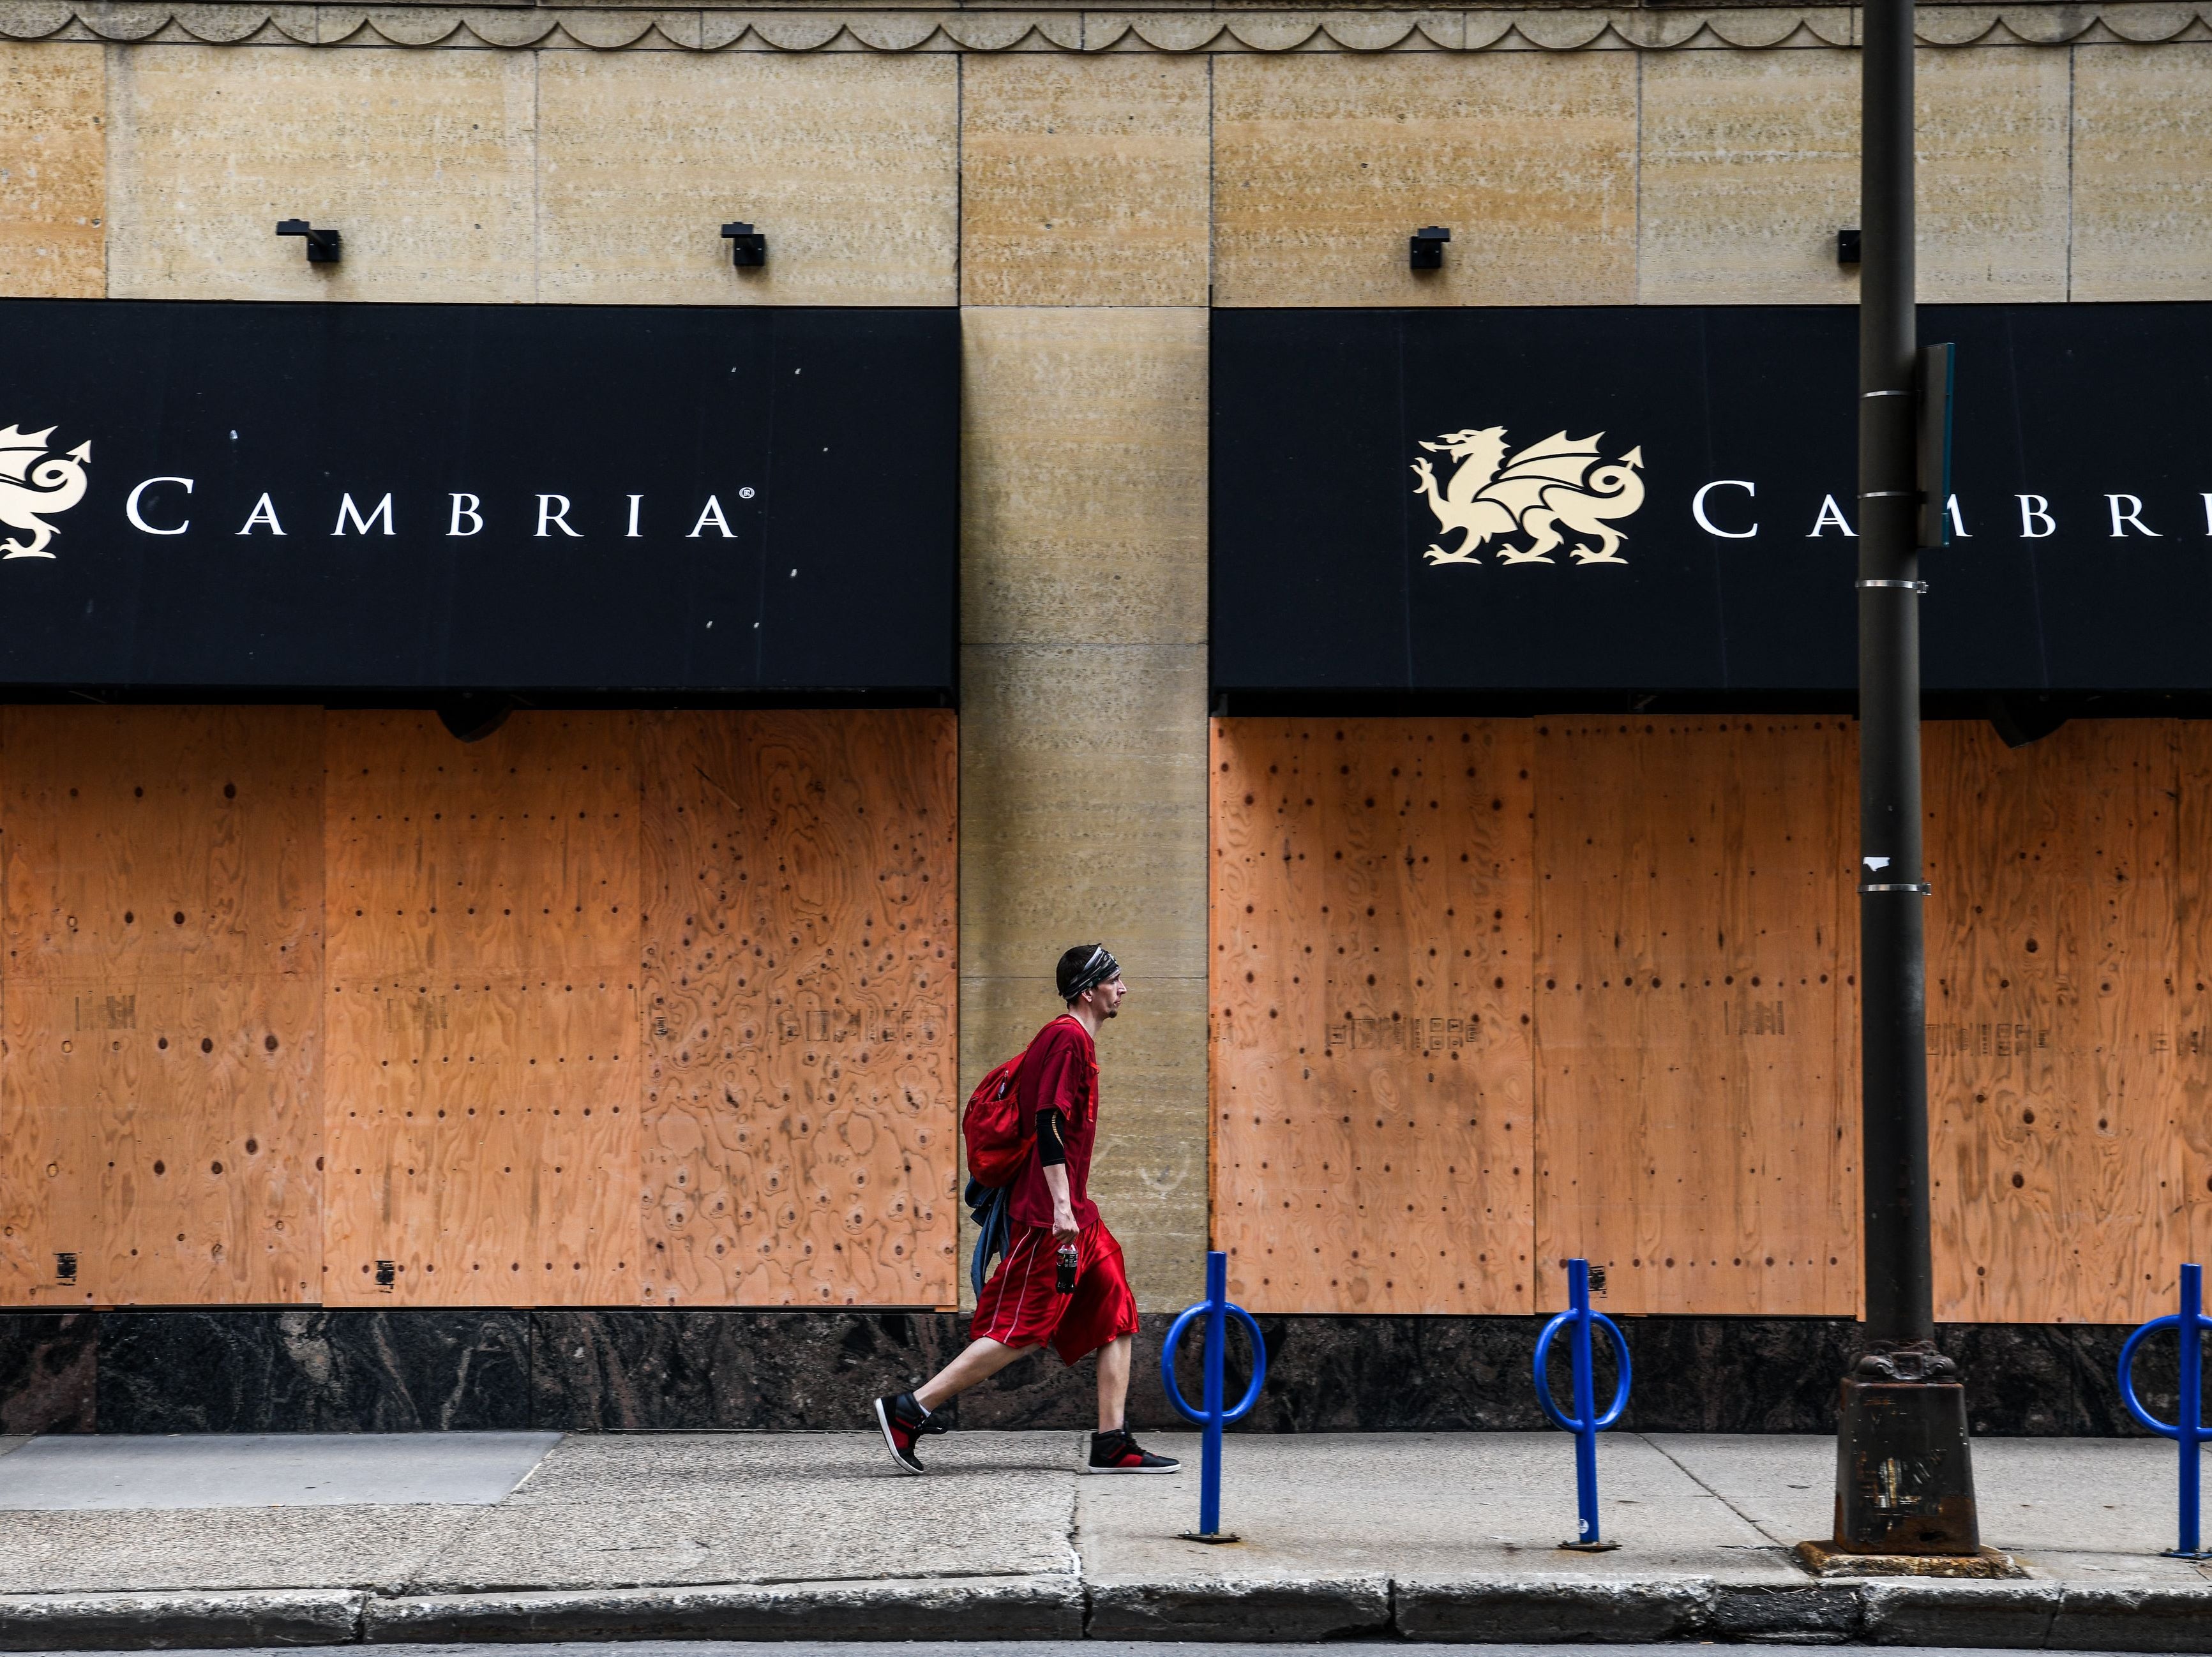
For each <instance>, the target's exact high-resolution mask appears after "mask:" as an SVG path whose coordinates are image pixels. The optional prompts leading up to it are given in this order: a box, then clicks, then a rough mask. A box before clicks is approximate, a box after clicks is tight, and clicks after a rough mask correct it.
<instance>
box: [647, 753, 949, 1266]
mask: <svg viewBox="0 0 2212 1657" xmlns="http://www.w3.org/2000/svg"><path fill="white" fill-rule="evenodd" d="M645 742H646V762H645V773H646V775H647V778H648V779H649V780H648V784H647V792H646V810H647V831H646V835H645V847H646V865H647V868H646V877H645V881H646V884H645V890H646V894H647V921H646V926H645V940H644V962H645V966H644V985H645V1011H646V1051H647V1059H646V1066H647V1068H646V1077H645V1105H644V1120H643V1125H642V1126H643V1144H644V1186H643V1197H644V1226H645V1255H644V1258H645V1259H646V1260H647V1272H648V1277H647V1282H646V1284H645V1285H644V1294H643V1299H644V1302H645V1303H646V1304H648V1305H668V1304H679V1305H688V1304H702V1303H706V1304H738V1305H767V1306H789V1305H855V1304H876V1305H884V1304H900V1305H945V1304H949V1303H951V1301H952V1300H953V1297H954V1294H955V1278H956V1275H957V1259H956V1250H957V1234H956V1231H955V1214H956V1211H955V1208H954V1196H955V1193H954V1189H953V1181H954V1178H955V1172H956V1168H955V1164H956V1154H957V1148H956V1140H957V1045H956V1032H955V1024H954V1005H955V986H956V983H957V978H956V974H957V969H958V961H957V952H956V950H955V946H954V938H955V927H956V920H957V917H956V913H955V910H956V902H957V869H958V847H957V841H956V838H955V833H954V825H955V816H956V810H957V798H958V780H957V763H958V756H957V724H956V718H955V716H954V715H953V714H951V713H949V712H939V711H936V710H919V711H913V712H901V713H889V712H886V713H834V714H826V715H825V714H818V713H744V714H723V713H714V714H679V713H671V714H663V715H655V716H653V717H651V718H650V719H648V720H647V724H646V728H645Z"/></svg>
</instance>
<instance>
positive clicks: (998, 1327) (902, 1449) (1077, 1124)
mask: <svg viewBox="0 0 2212 1657" xmlns="http://www.w3.org/2000/svg"><path fill="white" fill-rule="evenodd" d="M1054 980H1055V982H1056V984H1057V986H1058V987H1059V990H1060V998H1061V999H1062V1000H1063V1001H1065V1002H1066V1004H1067V1011H1065V1012H1064V1013H1062V1014H1061V1015H1060V1017H1057V1018H1055V1019H1054V1020H1053V1021H1052V1023H1049V1024H1047V1025H1046V1026H1045V1027H1044V1028H1043V1029H1042V1030H1040V1031H1038V1032H1037V1035H1036V1039H1035V1040H1034V1041H1031V1042H1030V1045H1029V1050H1028V1051H1027V1052H1026V1053H1024V1054H1023V1055H1022V1058H1021V1063H1020V1066H1019V1068H1018V1071H1017V1073H1016V1077H1015V1083H1014V1096H1015V1102H1016V1104H1017V1106H1018V1109H1019V1111H1020V1118H1021V1120H1022V1121H1023V1122H1024V1124H1033V1125H1034V1126H1035V1128H1036V1143H1035V1144H1034V1145H1033V1146H1032V1148H1031V1150H1030V1156H1029V1160H1028V1162H1026V1163H1025V1164H1024V1167H1023V1168H1022V1171H1021V1172H1020V1174H1018V1175H1016V1176H1015V1180H1014V1183H1013V1198H1012V1229H1011V1234H1010V1235H1009V1238H1008V1241H1007V1245H1006V1255H1005V1257H1004V1258H1003V1259H1000V1262H999V1269H998V1270H997V1271H996V1272H994V1273H993V1274H992V1276H991V1280H990V1281H989V1282H988V1283H987V1284H984V1285H983V1292H982V1293H981V1295H979V1296H976V1299H975V1319H974V1320H973V1321H972V1322H971V1323H970V1324H969V1342H968V1346H967V1350H964V1351H963V1352H962V1353H961V1354H960V1356H959V1357H956V1358H954V1359H953V1360H952V1362H951V1363H948V1364H946V1365H945V1368H944V1369H941V1370H939V1372H938V1373H937V1374H936V1375H934V1376H933V1377H932V1378H931V1379H930V1380H929V1381H926V1382H924V1383H923V1384H922V1385H921V1387H916V1388H915V1390H914V1391H913V1392H911V1393H896V1394H894V1395H892V1396H890V1397H888V1398H879V1399H877V1400H876V1424H877V1425H878V1427H880V1428H881V1429H883V1435H884V1443H885V1444H886V1445H888V1446H889V1447H890V1453H891V1460H894V1461H896V1462H897V1463H898V1465H899V1466H901V1467H902V1468H903V1469H905V1470H906V1471H907V1472H910V1473H918V1472H921V1470H922V1467H921V1458H920V1457H918V1456H917V1455H915V1441H917V1440H918V1439H920V1438H921V1437H923V1436H925V1435H927V1434H930V1433H942V1432H948V1431H950V1430H951V1429H950V1428H949V1427H948V1426H946V1425H945V1423H943V1422H942V1421H940V1420H939V1419H938V1417H936V1416H935V1415H933V1414H932V1413H931V1412H932V1411H934V1410H936V1409H939V1408H941V1407H942V1406H943V1405H945V1404H946V1403H947V1402H949V1401H950V1400H951V1399H953V1398H954V1397H956V1396H957V1395H958V1394H959V1393H964V1392H966V1391H967V1390H968V1388H969V1387H973V1386H975V1383H976V1382H978V1381H986V1380H987V1379H989V1378H990V1377H991V1376H993V1375H996V1374H998V1372H999V1371H1000V1370H1001V1369H1005V1368H1006V1366H1007V1365H1008V1364H1010V1363H1012V1362H1013V1361H1014V1360H1015V1359H1016V1358H1018V1357H1021V1355H1022V1354H1023V1353H1024V1352H1025V1351H1028V1350H1030V1349H1031V1348H1032V1347H1036V1346H1041V1345H1042V1344H1045V1343H1046V1342H1047V1341H1049V1342H1050V1343H1051V1344H1052V1347H1053V1350H1054V1351H1056V1352H1058V1353H1059V1354H1060V1361H1061V1362H1062V1363H1066V1364H1068V1365H1070V1366H1071V1367H1072V1366H1073V1364H1074V1363H1075V1362H1076V1361H1077V1360H1078V1359H1079V1358H1082V1357H1087V1356H1088V1355H1090V1354H1091V1353H1092V1352H1096V1353H1097V1355H1098V1430H1097V1432H1096V1433H1094V1434H1092V1435H1091V1459H1090V1461H1089V1464H1088V1465H1087V1466H1085V1468H1084V1471H1085V1472H1091V1473H1171V1472H1176V1470H1177V1468H1178V1467H1179V1466H1181V1465H1182V1464H1181V1463H1179V1462H1176V1461H1175V1460H1171V1459H1170V1458H1169V1457H1167V1456H1164V1455H1154V1454H1152V1453H1151V1452H1150V1451H1148V1450H1146V1449H1145V1448H1142V1447H1141V1446H1139V1444H1138V1442H1137V1441H1136V1440H1135V1439H1133V1438H1132V1437H1131V1436H1130V1435H1129V1431H1128V1427H1127V1416H1126V1405H1127V1401H1128V1395H1129V1363H1130V1359H1131V1356H1132V1354H1133V1351H1134V1350H1135V1346H1136V1334H1137V1302H1136V1297H1135V1296H1133V1295H1132V1294H1130V1292H1129V1279H1128V1278H1127V1275H1126V1274H1125V1273H1124V1272H1123V1270H1122V1266H1121V1244H1119V1243H1118V1242H1115V1241H1114V1234H1113V1233H1112V1232H1110V1231H1109V1230H1108V1229H1106V1223H1105V1221H1103V1219H1101V1218H1100V1217H1099V1216H1098V1207H1097V1204H1095V1203H1093V1202H1092V1201H1091V1198H1090V1195H1089V1193H1088V1191H1087V1190H1086V1187H1087V1186H1088V1185H1089V1183H1090V1178H1091V1145H1092V1144H1094V1143H1095V1141H1096V1140H1097V1133H1098V1049H1097V1045H1096V1042H1097V1035H1098V1027H1099V1026H1100V1025H1101V1024H1103V1023H1105V1022H1106V1021H1107V1020H1108V1019H1109V1018H1111V1017H1115V1014H1117V1013H1118V1012H1119V1011H1121V1000H1122V998H1123V997H1125V996H1126V995H1127V994H1128V986H1127V985H1125V984H1124V983H1122V981H1121V964H1120V963H1119V962H1116V961H1115V959H1114V956H1113V955H1112V953H1111V952H1110V951H1109V950H1108V949H1107V948H1106V946H1105V945H1104V944H1078V945H1077V946H1076V947H1075V948H1074V949H1072V950H1069V951H1068V952H1067V953H1066V955H1063V956H1060V968H1059V970H1058V972H1057V973H1056V974H1054ZM1069 1250H1072V1251H1073V1257H1074V1262H1075V1268H1076V1269H1075V1280H1074V1283H1073V1285H1072V1288H1063V1287H1062V1286H1061V1275H1062V1274H1061V1271H1060V1265H1061V1262H1062V1261H1063V1260H1064V1259H1066V1257H1067V1256H1066V1251H1069Z"/></svg>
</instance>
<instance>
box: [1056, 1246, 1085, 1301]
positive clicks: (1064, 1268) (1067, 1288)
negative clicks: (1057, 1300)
mask: <svg viewBox="0 0 2212 1657" xmlns="http://www.w3.org/2000/svg"><path fill="white" fill-rule="evenodd" d="M1079 1259H1080V1257H1079V1255H1078V1254H1077V1253H1076V1252H1075V1245H1074V1244H1073V1243H1062V1244H1061V1245H1060V1272H1059V1274H1058V1276H1057V1277H1056V1278H1054V1288H1056V1289H1058V1290H1060V1293H1061V1294H1063V1295H1073V1293H1074V1292H1075V1274H1076V1268H1077V1266H1078V1264H1079Z"/></svg>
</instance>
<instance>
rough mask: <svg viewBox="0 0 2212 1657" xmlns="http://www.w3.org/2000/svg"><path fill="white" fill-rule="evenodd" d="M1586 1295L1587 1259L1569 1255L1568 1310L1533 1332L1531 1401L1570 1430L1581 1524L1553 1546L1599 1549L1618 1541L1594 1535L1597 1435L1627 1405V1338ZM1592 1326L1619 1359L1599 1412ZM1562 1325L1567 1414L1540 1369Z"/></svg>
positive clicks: (1588, 1286) (1584, 1550) (1615, 1418)
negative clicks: (1570, 1405) (1569, 1393)
mask: <svg viewBox="0 0 2212 1657" xmlns="http://www.w3.org/2000/svg"><path fill="white" fill-rule="evenodd" d="M1602 1280H1603V1279H1602V1278H1601V1279H1600V1281H1602ZM1589 1296H1590V1268H1589V1261H1588V1260H1569V1261H1568V1262H1567V1308H1568V1309H1567V1310H1565V1311H1564V1312H1562V1313H1560V1314H1559V1315H1558V1316H1557V1317H1555V1318H1553V1320H1551V1321H1550V1322H1549V1323H1547V1324H1546V1325H1545V1326H1544V1332H1543V1333H1542V1334H1541V1335H1539V1336H1537V1337H1536V1361H1535V1372H1536V1402H1537V1403H1539V1404H1541V1405H1543V1406H1544V1413H1545V1414H1546V1415H1547V1416H1549V1417H1551V1418H1552V1422H1553V1425H1554V1426H1557V1427H1559V1429H1561V1430H1563V1431H1565V1432H1570V1433H1572V1434H1573V1435H1575V1507H1576V1509H1577V1512H1578V1513H1579V1514H1580V1516H1581V1520H1582V1528H1581V1533H1580V1534H1579V1535H1578V1536H1577V1537H1576V1538H1575V1539H1574V1540H1573V1541H1571V1542H1562V1543H1560V1544H1559V1545H1560V1546H1561V1547H1563V1548H1569V1549H1572V1550H1573V1551H1576V1552H1577V1553H1604V1552H1607V1551H1609V1550H1611V1549H1613V1548H1617V1547H1619V1546H1620V1543H1618V1542H1607V1541H1605V1540H1603V1539H1601V1537H1600V1536H1599V1534H1598V1523H1597V1435H1599V1434H1600V1433H1601V1432H1603V1431H1604V1430H1605V1429H1607V1428H1608V1427H1610V1426H1612V1425H1613V1423H1614V1422H1616V1421H1618V1420H1620V1412H1621V1411H1623V1410H1624V1409H1626V1407H1627V1406H1628V1387H1629V1379H1630V1364H1629V1359H1628V1343H1627V1342H1626V1340H1624V1339H1622V1338H1621V1334H1620V1328H1619V1326H1616V1325H1615V1324H1614V1322H1613V1320H1612V1319H1611V1318H1609V1317H1607V1316H1606V1314H1604V1313H1602V1312H1593V1311H1591V1310H1590V1303H1589ZM1594 1325H1595V1326H1602V1327H1603V1328H1604V1330H1605V1332H1606V1333H1607V1334H1608V1335H1610V1336H1611V1337H1612V1338H1613V1351H1614V1353H1615V1354H1616V1355H1617V1356H1618V1357H1619V1359H1620V1386H1619V1387H1616V1388H1615V1389H1614V1391H1613V1402H1612V1404H1611V1405H1608V1406H1607V1409H1606V1411H1605V1413H1604V1414H1603V1415H1600V1414H1598V1413H1597V1382H1596V1380H1595V1374H1594V1369H1593V1360H1592V1353H1591V1349H1590V1330H1591V1327H1592V1326H1594ZM1563 1328H1564V1329H1565V1330H1566V1331H1567V1332H1568V1338H1569V1343H1570V1344H1569V1350H1570V1351H1571V1354H1572V1356H1573V1358H1574V1394H1575V1396H1574V1405H1575V1413H1574V1415H1573V1416H1572V1417H1568V1416H1566V1415H1565V1414H1563V1413H1562V1412H1561V1411H1560V1409H1559V1403H1558V1400H1556V1399H1553V1396H1552V1378H1551V1376H1550V1375H1549V1374H1547V1372H1546V1370H1545V1368H1544V1363H1545V1360H1546V1359H1547V1358H1548V1357H1551V1353H1552V1338H1553V1336H1555V1335H1557V1334H1558V1333H1559V1331H1560V1330H1561V1329H1563Z"/></svg>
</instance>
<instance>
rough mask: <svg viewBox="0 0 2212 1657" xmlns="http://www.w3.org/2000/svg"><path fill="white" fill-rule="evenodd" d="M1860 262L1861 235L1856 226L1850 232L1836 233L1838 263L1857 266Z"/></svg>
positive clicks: (1839, 231) (1840, 231)
mask: <svg viewBox="0 0 2212 1657" xmlns="http://www.w3.org/2000/svg"><path fill="white" fill-rule="evenodd" d="M1858 262H1859V233H1858V227H1857V226H1856V225H1854V226H1852V227H1851V228H1850V229H1849V230H1838V232H1836V263H1837V264H1857V263H1858Z"/></svg>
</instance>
